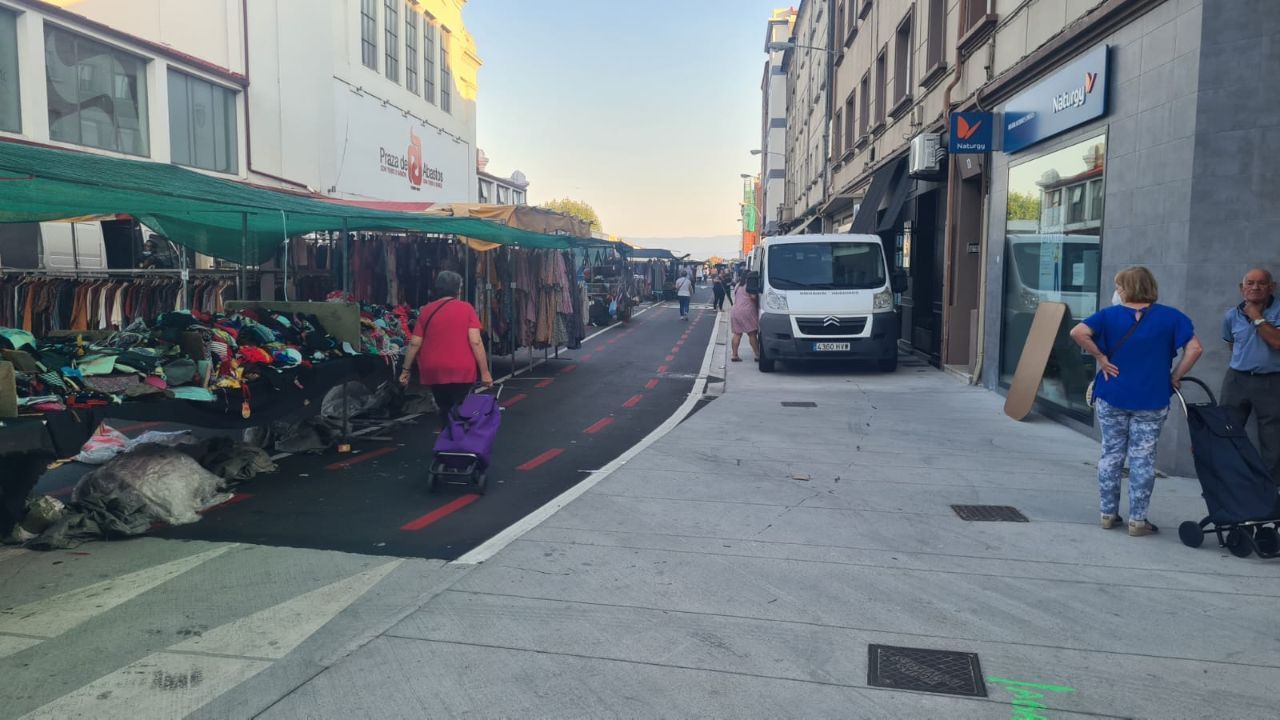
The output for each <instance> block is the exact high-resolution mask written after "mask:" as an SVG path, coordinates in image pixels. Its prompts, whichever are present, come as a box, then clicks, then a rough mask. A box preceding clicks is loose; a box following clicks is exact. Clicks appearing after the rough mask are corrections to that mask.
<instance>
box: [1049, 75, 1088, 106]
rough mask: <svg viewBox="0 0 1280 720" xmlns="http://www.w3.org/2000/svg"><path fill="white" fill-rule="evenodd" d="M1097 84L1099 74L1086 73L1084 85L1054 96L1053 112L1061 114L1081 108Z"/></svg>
mask: <svg viewBox="0 0 1280 720" xmlns="http://www.w3.org/2000/svg"><path fill="white" fill-rule="evenodd" d="M1097 83H1098V73H1085V74H1084V84H1083V85H1081V86H1080V87H1078V88H1074V89H1072V90H1068V91H1066V92H1064V93H1061V94H1059V95H1056V96H1054V98H1053V112H1054V113H1060V112H1062V111H1063V110H1070V109H1071V108H1078V107H1081V106H1082V105H1084V103H1085V100H1086V99H1088V97H1089V95H1091V94H1093V88H1094V86H1095V85H1096V84H1097Z"/></svg>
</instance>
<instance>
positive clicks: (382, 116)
mask: <svg viewBox="0 0 1280 720" xmlns="http://www.w3.org/2000/svg"><path fill="white" fill-rule="evenodd" d="M463 6H464V0H422V1H416V0H415V1H411V0H335V1H334V2H327V3H312V2H306V0H254V2H246V1H245V0H217V1H215V2H209V3H189V2H183V1H182V0H60V2H57V3H46V2H40V1H39V0H0V100H3V101H4V102H2V103H0V106H3V108H4V109H0V137H3V136H4V135H9V136H12V137H15V138H19V139H24V140H29V141H34V142H39V143H43V144H49V145H53V146H60V147H68V148H75V149H85V150H90V151H93V152H104V153H108V154H118V155H122V156H126V157H136V158H140V159H149V160H153V161H156V162H173V163H178V164H182V165H187V166H189V167H192V168H195V169H198V170H201V171H206V172H210V173H214V174H218V175H223V176H227V177H230V178H233V179H241V180H247V181H250V182H255V183H260V184H265V185H275V186H281V187H287V188H291V189H295V190H304V191H311V192H315V193H320V194H325V195H330V196H333V197H337V198H343V199H349V200H357V201H367V202H374V203H377V202H397V203H412V204H422V205H428V204H435V203H442V202H471V201H474V199H475V198H476V192H477V185H476V169H475V158H476V149H475V148H476V146H475V97H476V74H477V71H478V69H479V66H480V60H479V58H478V57H477V55H476V53H475V47H474V42H473V41H472V39H471V37H470V35H469V34H468V33H467V32H466V30H465V28H464V27H463V25H462V9H463ZM6 34H7V35H10V36H12V37H13V40H14V42H13V43H6V42H5V39H6V38H5V35H6ZM12 108H17V112H16V113H15V112H14V111H13V110H12Z"/></svg>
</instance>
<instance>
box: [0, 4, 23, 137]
mask: <svg viewBox="0 0 1280 720" xmlns="http://www.w3.org/2000/svg"><path fill="white" fill-rule="evenodd" d="M17 19H18V16H17V15H15V14H13V13H11V12H9V11H7V10H3V9H0V130H8V131H9V132H21V131H22V113H21V111H20V107H21V106H20V105H19V99H20V95H19V93H18V30H17V26H16V24H17Z"/></svg>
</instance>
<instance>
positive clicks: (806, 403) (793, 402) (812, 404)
mask: <svg viewBox="0 0 1280 720" xmlns="http://www.w3.org/2000/svg"><path fill="white" fill-rule="evenodd" d="M782 407H818V403H816V402H809V401H808V400H805V401H799V400H785V401H783V403H782Z"/></svg>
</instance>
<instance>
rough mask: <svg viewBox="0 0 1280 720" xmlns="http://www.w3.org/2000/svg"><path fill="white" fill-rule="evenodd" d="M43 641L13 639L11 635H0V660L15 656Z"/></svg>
mask: <svg viewBox="0 0 1280 720" xmlns="http://www.w3.org/2000/svg"><path fill="white" fill-rule="evenodd" d="M42 642H44V641H43V640H37V639H36V638H24V637H14V636H12V635H0V658H4V657H9V656H10V655H16V654H18V653H20V652H22V651H23V650H26V649H27V648H29V647H35V646H36V645H39V644H40V643H42Z"/></svg>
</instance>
